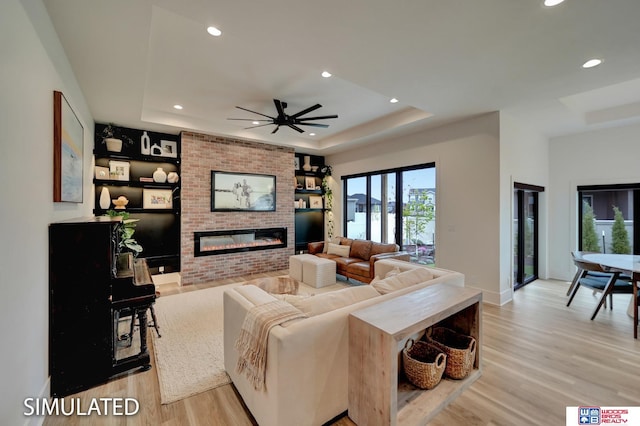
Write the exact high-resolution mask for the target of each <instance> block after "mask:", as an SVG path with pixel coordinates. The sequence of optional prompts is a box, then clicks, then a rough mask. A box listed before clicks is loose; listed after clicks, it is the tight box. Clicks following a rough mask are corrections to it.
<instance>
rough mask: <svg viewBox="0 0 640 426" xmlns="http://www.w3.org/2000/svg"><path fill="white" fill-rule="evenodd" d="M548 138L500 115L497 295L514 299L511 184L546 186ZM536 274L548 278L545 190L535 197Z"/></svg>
mask: <svg viewBox="0 0 640 426" xmlns="http://www.w3.org/2000/svg"><path fill="white" fill-rule="evenodd" d="M548 147H549V143H548V141H547V138H545V137H543V136H542V135H540V134H538V133H537V132H535V131H534V130H532V129H530V128H528V127H527V125H526V123H522V122H519V121H518V120H517V119H515V118H513V117H511V116H510V115H509V114H507V113H505V112H500V259H501V262H500V292H501V294H502V298H501V299H502V300H503V301H506V300H510V299H511V298H512V296H513V270H514V265H513V256H512V255H511V254H512V253H513V227H512V226H511V225H512V223H513V221H512V218H513V214H514V207H515V206H514V205H513V183H514V182H520V183H526V184H530V185H538V186H543V187H545V189H546V190H548V188H547V186H548V184H549V148H548ZM538 209H539V211H538V226H539V228H538V230H539V236H538V244H539V247H538V261H539V263H538V275H539V276H540V278H547V277H548V272H547V223H548V221H547V219H548V212H547V191H545V192H541V193H540V194H539V198H538Z"/></svg>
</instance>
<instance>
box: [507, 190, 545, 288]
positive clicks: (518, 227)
mask: <svg viewBox="0 0 640 426" xmlns="http://www.w3.org/2000/svg"><path fill="white" fill-rule="evenodd" d="M542 191H544V188H543V187H540V186H535V185H527V184H523V183H515V184H514V191H513V206H514V209H513V212H514V217H513V283H514V285H513V287H514V290H517V289H519V288H521V287H522V286H524V285H526V284H528V283H530V282H531V281H534V280H536V279H538V197H539V195H538V194H539V193H540V192H542Z"/></svg>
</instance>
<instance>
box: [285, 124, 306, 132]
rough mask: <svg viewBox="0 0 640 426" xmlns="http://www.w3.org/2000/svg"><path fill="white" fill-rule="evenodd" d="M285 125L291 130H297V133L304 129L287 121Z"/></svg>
mask: <svg viewBox="0 0 640 426" xmlns="http://www.w3.org/2000/svg"><path fill="white" fill-rule="evenodd" d="M287 126H289V127H291V128H292V129H293V130H296V131H298V132H299V133H304V130H302V129H301V128H300V127H298V126H296V125H295V124H292V123H289V124H287Z"/></svg>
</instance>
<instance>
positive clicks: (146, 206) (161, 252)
mask: <svg viewBox="0 0 640 426" xmlns="http://www.w3.org/2000/svg"><path fill="white" fill-rule="evenodd" d="M108 127H109V125H106V124H100V123H96V130H95V148H94V156H95V166H96V170H95V176H94V180H93V183H94V191H95V206H94V214H96V215H103V214H105V213H106V211H107V210H109V209H115V208H116V205H115V202H114V201H113V200H117V199H118V198H119V197H124V198H126V200H127V201H126V202H127V204H126V206H124V209H122V210H124V211H127V212H129V213H130V217H131V218H132V219H138V222H137V224H136V231H135V236H134V238H135V239H136V240H137V241H138V243H140V245H141V246H142V247H143V252H142V253H141V254H140V257H142V258H145V259H146V260H147V262H148V265H149V267H150V268H151V270H152V272H154V273H157V272H158V271H162V272H177V271H180V140H179V139H180V138H179V135H172V134H166V133H158V132H152V131H147V130H139V129H131V128H126V127H115V126H113V125H111V127H110V128H111V129H112V130H113V132H114V133H115V134H114V135H113V136H116V137H118V138H119V139H120V140H122V141H123V143H122V147H121V150H120V151H119V152H113V151H109V149H108V145H107V143H106V142H105V138H104V136H105V134H106V133H107V132H106V131H105V129H106V128H108ZM158 170H161V171H162V172H161V173H160V175H163V174H164V175H165V176H166V179H167V180H166V181H164V182H157V181H154V173H155V172H156V171H158ZM103 192H106V193H108V196H103ZM105 198H106V200H107V202H106V203H104V200H105ZM116 210H117V209H116Z"/></svg>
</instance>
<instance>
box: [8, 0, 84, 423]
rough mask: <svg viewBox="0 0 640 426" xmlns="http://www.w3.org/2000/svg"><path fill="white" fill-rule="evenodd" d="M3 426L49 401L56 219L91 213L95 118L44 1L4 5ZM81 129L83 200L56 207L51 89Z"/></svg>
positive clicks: (19, 420)
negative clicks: (27, 401)
mask: <svg viewBox="0 0 640 426" xmlns="http://www.w3.org/2000/svg"><path fill="white" fill-rule="evenodd" d="M0 40H1V41H0V58H2V66H0V93H2V96H0V162H1V165H0V182H2V185H0V212H1V217H0V229H1V231H0V235H2V239H1V241H2V242H1V244H0V277H1V278H0V280H1V284H0V285H1V288H2V290H1V291H2V297H0V339H2V342H3V348H2V352H1V355H0V366H1V367H0V368H2V371H1V372H0V377H2V379H1V380H0V383H1V384H0V424H2V425H17V424H24V423H29V422H38V421H40V420H41V419H28V418H25V417H24V416H23V415H22V413H23V412H24V406H23V401H24V398H26V397H37V396H40V395H42V394H44V395H45V396H48V388H47V386H48V332H49V330H48V315H49V306H48V234H47V225H48V224H49V223H50V222H53V221H57V220H61V219H65V218H72V217H78V216H87V215H90V214H91V206H92V193H91V185H90V184H89V182H91V175H92V170H91V162H92V155H91V152H92V147H93V119H92V117H91V114H90V113H89V110H88V108H87V106H86V103H85V100H84V98H83V96H82V94H81V92H80V90H79V88H78V85H77V83H76V81H75V77H74V76H73V74H72V72H71V68H70V66H69V64H68V62H67V60H66V57H65V55H64V51H63V50H62V47H61V46H60V44H59V41H58V39H57V36H56V35H55V32H54V31H53V28H52V25H51V22H50V20H49V18H48V15H47V14H46V10H45V8H44V6H43V4H42V2H41V1H40V0H23V1H19V0H2V2H1V3H0ZM54 90H60V91H62V92H63V93H64V94H65V97H66V98H67V100H68V101H69V103H70V105H71V107H72V108H73V109H74V110H75V111H76V113H77V114H78V115H79V117H80V120H81V122H82V124H83V126H84V153H85V162H84V167H85V169H84V172H85V180H84V181H85V185H84V203H82V204H71V203H64V204H63V203H53V202H52V199H53V183H52V181H53V91H54Z"/></svg>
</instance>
